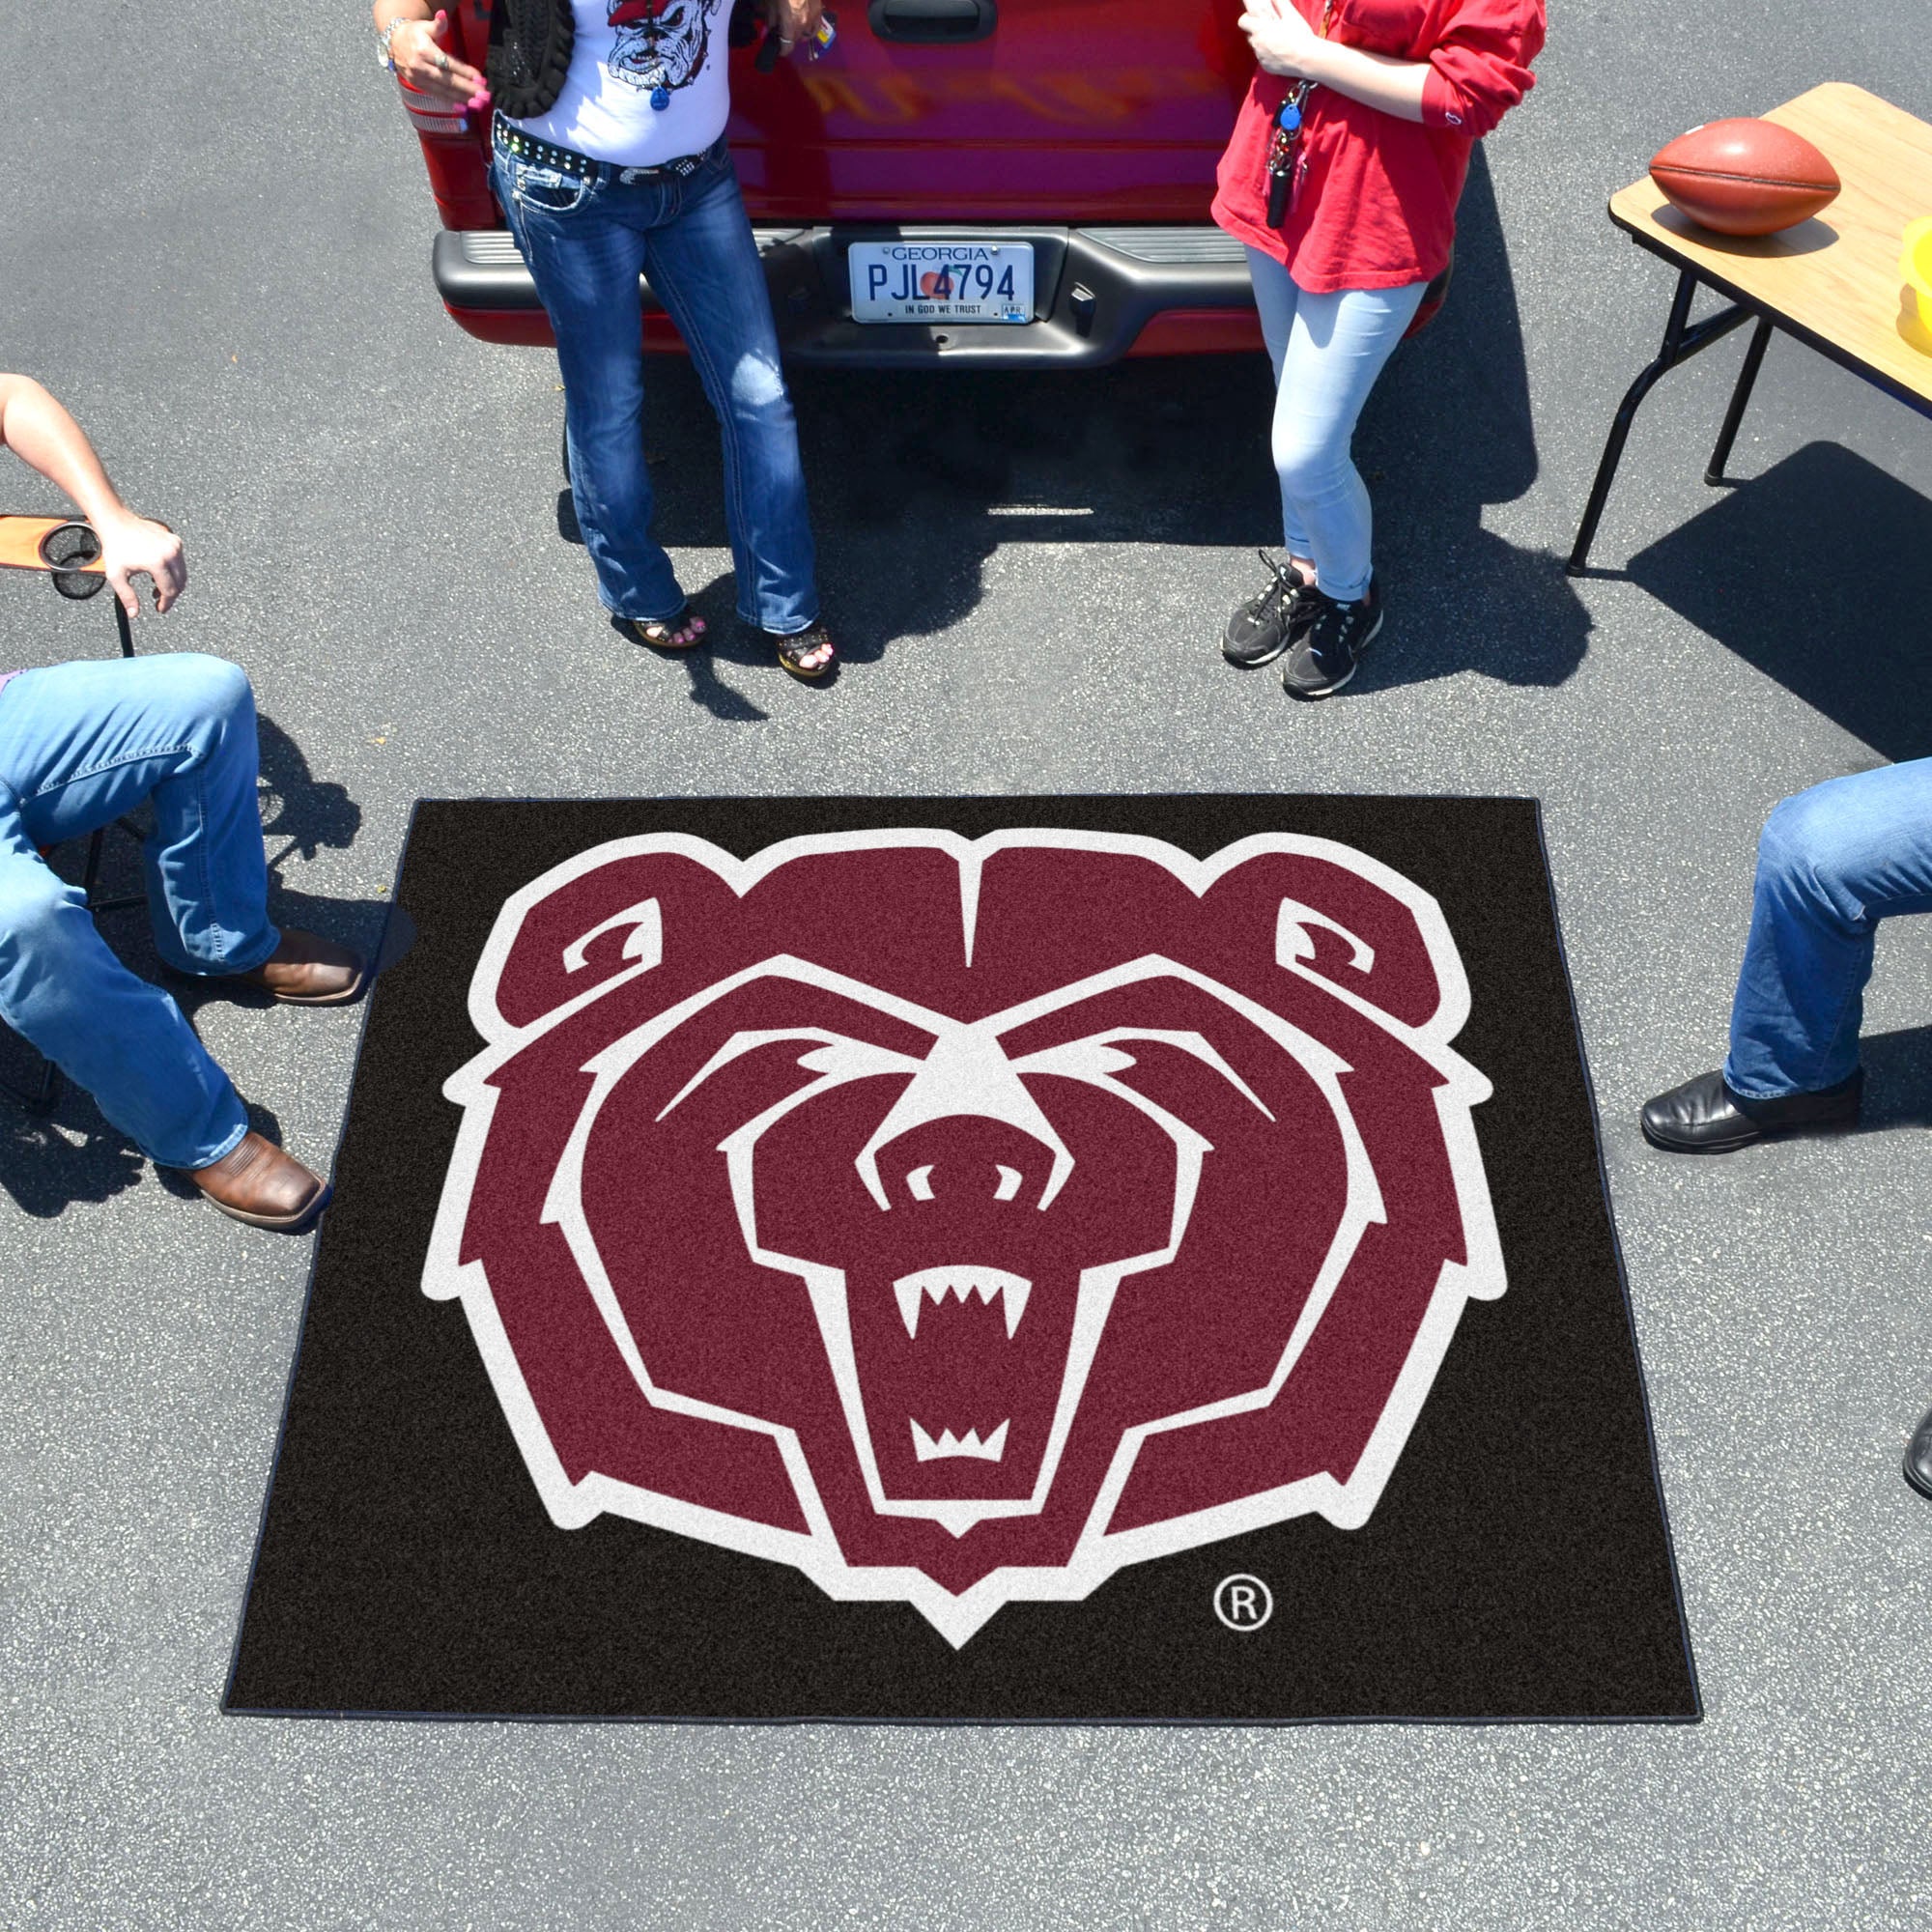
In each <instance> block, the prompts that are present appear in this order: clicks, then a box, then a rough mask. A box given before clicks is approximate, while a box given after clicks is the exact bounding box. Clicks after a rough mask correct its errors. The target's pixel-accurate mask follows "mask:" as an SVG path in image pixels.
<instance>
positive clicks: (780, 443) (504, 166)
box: [491, 140, 818, 637]
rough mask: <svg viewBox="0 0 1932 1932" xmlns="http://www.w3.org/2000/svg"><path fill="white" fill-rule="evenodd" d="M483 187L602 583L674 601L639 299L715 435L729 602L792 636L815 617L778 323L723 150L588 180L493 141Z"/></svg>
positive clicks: (608, 598)
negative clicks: (542, 340)
mask: <svg viewBox="0 0 1932 1932" xmlns="http://www.w3.org/2000/svg"><path fill="white" fill-rule="evenodd" d="M491 184H492V185H493V186H494V187H495V189H496V191H497V201H498V202H499V203H500V204H501V205H502V209H503V213H504V215H505V218H506V219H507V220H508V221H509V224H510V232H511V234H512V235H513V236H515V238H516V241H517V246H518V247H519V248H520V249H521V250H522V251H523V257H524V260H525V262H526V263H527V264H528V266H529V270H530V277H531V279H532V280H533V281H534V282H535V283H536V288H537V294H538V295H539V296H540V297H541V298H542V299H543V305H544V308H545V310H546V312H547V313H548V314H549V316H550V321H551V329H552V332H553V333H554V335H555V337H556V359H557V367H558V369H559V370H560V371H561V373H562V376H563V389H564V430H565V435H566V437H567V438H568V440H569V444H570V480H571V491H572V495H573V497H575V499H576V505H577V522H578V526H579V527H580V528H581V529H582V532H583V541H584V545H585V547H586V548H587V549H588V550H589V552H590V559H591V561H592V562H593V563H594V564H595V565H596V567H597V582H598V590H599V594H600V595H601V596H602V598H603V600H604V604H605V606H606V608H607V609H608V610H610V611H613V612H614V613H615V614H616V615H617V616H619V617H635V618H640V619H642V620H644V621H646V622H651V621H657V620H661V619H664V618H668V617H673V616H675V615H676V614H677V613H678V611H680V610H681V609H682V608H683V605H684V594H683V592H682V591H681V590H680V589H679V588H678V583H677V574H676V572H675V570H674V569H673V568H672V566H671V560H670V558H669V557H668V555H667V554H665V550H664V547H663V545H661V544H660V543H658V542H657V541H656V540H655V539H654V538H653V537H652V535H651V510H652V501H651V481H650V475H649V472H648V471H647V470H646V469H645V467H644V355H643V342H642V330H643V299H642V296H641V294H640V292H639V287H638V277H639V274H641V273H648V275H649V277H650V284H651V290H652V293H653V294H654V295H656V297H657V298H658V299H659V300H660V301H661V302H663V304H664V305H665V309H666V311H667V313H668V315H669V316H670V319H671V321H672V322H674V323H675V324H676V325H677V331H678V333H679V334H680V335H681V336H683V337H684V342H685V347H686V348H687V349H688V350H689V351H690V352H691V359H692V361H693V362H694V363H695V364H696V369H697V376H698V381H699V382H701V383H702V384H703V385H704V393H705V396H706V397H707V398H708V400H709V401H710V404H711V408H712V410H713V412H715V413H716V415H717V417H718V422H719V426H720V428H721V429H722V430H723V432H724V445H725V529H726V531H727V533H728V534H729V537H730V542H731V562H732V566H733V568H734V570H735V571H736V573H737V579H738V614H739V616H741V617H742V618H743V619H744V620H745V621H746V623H748V624H753V625H756V626H757V627H758V628H759V629H760V630H765V631H775V632H777V633H779V634H780V635H781V636H782V637H793V636H796V635H797V634H798V633H799V632H801V631H807V630H810V628H811V626H812V624H813V623H814V622H815V621H816V620H817V617H818V586H817V582H816V581H815V578H814V574H813V572H814V558H813V552H812V542H811V523H810V515H809V513H808V510H807V507H806V496H805V471H804V469H803V467H802V466H801V464H800V461H799V453H798V428H797V424H796V422H795V421H794V419H793V416H792V408H791V397H790V394H789V393H788V392H787V390H786V388H785V383H784V375H783V372H782V371H781V368H780V366H779V341H778V330H777V329H776V327H774V326H773V323H772V304H771V297H770V294H769V293H768V291H767V289H766V286H765V270H764V266H763V264H762V263H761V262H760V261H759V259H758V248H757V243H756V242H755V241H753V238H752V225H751V223H750V221H748V220H747V219H746V216H745V204H744V201H743V200H742V198H741V197H740V195H739V192H738V174H737V170H736V168H735V167H733V165H732V162H731V155H730V151H729V150H728V149H727V148H726V147H725V143H724V142H723V141H722V140H721V141H720V142H718V143H717V145H716V146H715V147H714V148H712V150H711V151H710V153H709V154H708V155H707V156H705V159H704V164H703V165H702V166H701V167H700V168H699V169H698V170H697V172H696V174H694V175H692V176H690V177H689V178H688V179H686V180H683V181H679V180H677V179H675V178H674V177H673V178H671V179H669V180H667V181H662V182H630V183H627V182H625V181H624V180H623V179H622V178H621V176H619V175H617V174H615V173H613V172H609V171H607V172H604V173H602V174H600V175H599V177H598V179H597V180H596V181H595V182H589V183H586V182H585V181H584V180H582V179H581V178H580V177H577V176H574V175H566V174H562V173H560V172H558V171H557V170H556V169H554V168H544V167H537V166H532V165H530V164H529V163H527V162H525V161H520V160H518V159H517V158H516V157H515V156H513V155H511V154H509V153H508V152H506V151H505V150H504V149H503V148H502V147H500V146H499V147H497V150H496V153H495V156H494V159H493V161H492V164H491Z"/></svg>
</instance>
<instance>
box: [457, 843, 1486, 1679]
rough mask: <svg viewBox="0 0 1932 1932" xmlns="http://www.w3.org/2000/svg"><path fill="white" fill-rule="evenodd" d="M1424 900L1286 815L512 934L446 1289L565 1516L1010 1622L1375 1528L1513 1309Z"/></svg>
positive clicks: (470, 1129)
mask: <svg viewBox="0 0 1932 1932" xmlns="http://www.w3.org/2000/svg"><path fill="white" fill-rule="evenodd" d="M1467 1007H1468V994H1467V989H1466V984H1465V982H1464V980H1463V971H1462V966H1461V962H1460V960H1459V959H1458V956H1457V952H1456V948H1455V945H1454V942H1453V940H1452V939H1451V937H1450V934H1449V930H1448V927H1447V925H1446V923H1444V921H1443V919H1442V916H1441V913H1440V911H1439V909H1438V908H1437V907H1436V905H1435V901H1434V900H1433V899H1432V898H1430V897H1429V895H1427V894H1425V893H1423V892H1422V891H1420V890H1419V889H1418V888H1417V887H1416V886H1414V885H1413V884H1412V883H1411V882H1410V881H1408V880H1406V879H1405V878H1403V877H1402V876H1401V875H1400V874H1398V873H1396V872H1394V871H1392V870H1390V869H1389V868H1388V867H1385V866H1383V865H1381V864H1379V863H1378V862H1377V861H1375V860H1373V859H1370V858H1368V857H1366V856H1365V855H1364V854H1362V853H1359V852H1356V851H1353V850H1351V849H1350V848H1349V847H1347V846H1344V845H1338V844H1335V843H1332V842H1329V841H1326V840H1322V839H1315V838H1295V837H1292V836H1289V835H1264V836H1263V837H1259V838H1248V839H1244V840H1242V841H1241V842H1239V843H1238V844H1236V845H1233V846H1230V847H1229V848H1227V849H1226V850H1224V851H1222V852H1220V853H1217V854H1216V855H1214V856H1213V857H1212V858H1210V859H1207V860H1197V859H1194V858H1192V857H1190V856H1189V855H1187V854H1185V853H1183V852H1181V851H1179V849H1178V848H1176V847H1173V846H1170V845H1166V844H1164V843H1161V842H1160V841H1158V840H1155V839H1150V838H1129V837H1124V836H1116V835H1109V834H1100V833H1082V832H1063V831H1045V830H1031V831H1009V832H1001V833H996V834H994V835H992V836H991V837H989V838H980V839H977V840H971V839H966V838H960V837H958V836H956V835H954V834H951V833H944V832H930V831H912V830H908V831H889V832H868V833H849V834H836V835H828V836H824V837H815V838H795V839H791V840H787V841H786V842H784V843H782V844H780V845H775V846H772V847H769V848H767V849H766V850H765V851H762V852H760V853H758V854H757V855H756V856H755V857H753V858H752V859H749V860H738V859H735V858H733V857H731V856H730V855H729V854H727V853H725V852H724V851H723V850H721V849H719V848H718V847H716V846H713V845H710V844H708V843H706V842H705V841H703V840H701V839H696V838H688V837H684V836H682V835H677V834H663V835H656V836H650V837H645V838H633V839H624V840H620V841H617V842H616V843H613V844H609V845H604V846H600V847H598V848H596V849H595V850H593V851H590V852H586V853H583V854H582V855H581V856H580V857H578V858H576V859H574V860H571V861H570V862H568V863H567V864H565V865H563V866H560V867H556V868H555V869H554V870H553V871H551V872H549V873H546V874H545V875H544V876H543V877H542V878H540V879H537V880H536V881H534V882H533V883H532V884H530V885H528V886H526V887H525V888H524V890H523V891H521V892H519V893H518V894H516V895H514V896H513V897H512V898H511V899H510V900H509V901H508V902H507V903H506V904H505V905H504V907H503V909H502V912H501V914H500V915H499V916H498V919H497V925H496V929H495V931H494V932H493V934H492V936H491V939H490V942H489V945H488V946H487V948H486V949H485V951H484V954H483V958H482V960H481V962H480V964H479V965H478V967H477V970H476V974H475V978H474V980H473V982H472V984H471V988H470V1012H471V1017H472V1018H473V1020H474V1022H475V1024H476V1027H477V1029H478V1031H479V1032H480V1033H481V1034H482V1035H483V1037H485V1039H486V1040H487V1041H488V1042H489V1043H488V1045H487V1047H486V1048H485V1050H484V1051H483V1052H482V1053H481V1054H480V1055H478V1057H477V1058H476V1059H475V1060H474V1061H472V1062H471V1063H470V1064H469V1065H468V1066H466V1067H465V1068H464V1069H463V1070H462V1071H461V1072H460V1073H458V1074H457V1075H456V1076H455V1077H454V1078H453V1079H452V1080H451V1081H450V1082H449V1084H448V1087H447V1089H446V1092H447V1094H448V1095H449V1097H450V1098H451V1099H453V1100H455V1101H457V1102H459V1103H460V1104H461V1105H462V1106H463V1107H464V1109H465V1118H464V1123H463V1129H462V1133H461V1137H460V1139H459V1142H458V1146H457V1150H456V1153H455V1155H454V1156H453V1158H452V1160H451V1164H450V1171H449V1177H448V1179H447V1182H446V1184H445V1187H444V1191H443V1199H442V1205H441V1208H440V1212H439V1215H438V1220H437V1228H436V1234H435V1236H434V1239H433V1242H432V1248H431V1254H430V1259H429V1263H428V1266H427V1269H426V1272H425V1276H424V1287H425V1290H426V1292H427V1293H430V1294H431V1295H434V1296H437V1297H439V1298H446V1297H460V1298H461V1299H462V1301H463V1303H464V1306H465V1308H466V1310H467V1312H468V1314H469V1321H470V1325H471V1328H472V1330H473V1332H474V1334H475V1337H476V1340H477V1344H478V1346H479V1348H480V1349H481V1351H482V1354H483V1358H484V1361H485V1363H486V1365H487V1367H488V1369H489V1372H490V1376H491V1378H492V1380H493V1382H494V1384H495V1386H496V1389H497V1396H498V1398H499V1400H500V1401H501V1403H502V1405H503V1411H504V1415H505V1417H506V1419H507V1421H508V1423H509V1425H510V1428H511V1431H512V1432H513V1434H514V1435H515V1436H516V1439H517V1442H518V1444H519V1446H520V1447H521V1449H522V1451H523V1454H524V1457H525V1460H526V1463H527V1464H528V1466H529V1469H530V1472H531V1474H532V1476H533V1477H534V1479H535V1481H536V1484H537V1487H538V1490H539V1492H541V1494H542V1496H543V1499H544V1502H545V1504H546V1506H547V1507H548V1508H549V1510H550V1513H551V1516H552V1518H553V1519H554V1520H555V1521H556V1522H558V1523H559V1524H563V1525H566V1526H574V1525H580V1524H582V1523H585V1522H588V1521H589V1520H592V1519H593V1518H594V1517H596V1516H598V1515H599V1514H601V1513H603V1512H606V1511H609V1512H611V1513H613V1514H616V1515H621V1516H627V1517H631V1518H634V1519H637V1520H640V1521H643V1522H648V1523H654V1524H657V1525H659V1526H660V1527H663V1528H666V1529H670V1530H675V1531H677V1532H679V1533H681V1534H683V1535H687V1536H694V1537H698V1538H702V1539H704V1540H706V1541H709V1542H713V1543H717V1544H722V1545H724V1546H726V1547H728V1548H733V1549H738V1550H743V1551H747V1552H749V1553H751V1554H753V1555H757V1556H761V1557H765V1558H768V1559H770V1560H772V1561H775V1562H781V1563H789V1564H793V1565H795V1566H796V1567H797V1568H799V1569H800V1570H802V1571H804V1572H805V1573H806V1575H808V1576H809V1577H811V1578H812V1579H813V1580H814V1581H815V1582H817V1583H818V1584H819V1585H820V1586H821V1587H822V1588H823V1589H824V1590H826V1591H827V1592H828V1593H829V1594H830V1595H832V1596H833V1597H835V1598H839V1599H843V1600H848V1601H849V1600H861V1599H887V1600H899V1601H904V1602H907V1603H910V1604H912V1605H914V1606H916V1607H917V1608H918V1609H919V1610H920V1611H921V1612H922V1613H923V1615H924V1616H925V1617H926V1618H927V1619H928V1620H929V1621H930V1622H931V1623H932V1624H933V1625H934V1626H935V1627H936V1628H937V1629H938V1630H939V1631H940V1632H941V1633H942V1634H944V1635H945V1636H946V1637H947V1638H948V1639H949V1640H950V1641H951V1642H952V1643H953V1644H954V1645H959V1644H963V1643H964V1642H966V1640H967V1639H968V1638H969V1637H971V1636H972V1634H974V1632H975V1631H977V1630H978V1629H980V1626H981V1625H982V1624H984V1622H985V1621H986V1619H987V1618H988V1617H990V1616H991V1615H993V1614H994V1612H995V1611H997V1610H998V1609H999V1608H1000V1606H1001V1605H1003V1604H1006V1603H1009V1602H1012V1601H1014V1600H1016V1599H1056V1598H1057V1599H1079V1598H1082V1597H1085V1596H1086V1595H1088V1594H1089V1593H1090V1592H1091V1591H1092V1590H1094V1588H1095V1587H1096V1586H1097V1585H1098V1584H1099V1583H1101V1582H1102V1581H1104V1580H1105V1579H1106V1577H1109V1576H1111V1575H1112V1574H1113V1573H1114V1572H1115V1571H1116V1570H1118V1569H1119V1568H1121V1567H1122V1565H1123V1564H1127V1563H1135V1562H1142V1561H1146V1560H1147V1559H1149V1558H1151V1557H1157V1556H1162V1555H1167V1554H1171V1553H1172V1552H1174V1551H1177V1550H1180V1549H1185V1548H1194V1547H1196V1546H1198V1545H1201V1544H1205V1543H1210V1542H1213V1541H1215V1540H1217V1539H1220V1538H1223V1537H1227V1536H1232V1535H1236V1534H1238V1533H1240V1532H1243V1531H1246V1530H1250V1529H1255V1528H1259V1527H1263V1526H1264V1525H1266V1524H1269V1523H1274V1522H1279V1521H1282V1520H1286V1519H1288V1518H1290V1517H1293V1516H1296V1515H1300V1514H1304V1513H1308V1512H1314V1513H1317V1514H1319V1515H1321V1516H1322V1517H1325V1518H1326V1519H1327V1520H1329V1521H1331V1522H1334V1523H1337V1524H1340V1525H1343V1526H1354V1525H1358V1524H1360V1523H1362V1522H1364V1521H1366V1520H1367V1519H1368V1516H1369V1513H1370V1512H1371V1510H1373V1508H1374V1507H1375V1504H1376V1501H1377V1498H1378V1496H1379V1494H1380V1492H1381V1490H1382V1487H1383V1485H1384V1484H1385V1483H1386V1481H1387V1480H1388V1477H1389V1474H1390V1472H1391V1470H1392V1469H1393V1468H1394V1465H1395V1463H1396V1459H1397V1457H1398V1456H1399V1455H1400V1453H1401V1450H1402V1447H1403V1444H1404V1442H1405V1441H1406V1437H1407V1435H1408V1432H1409V1429H1410V1427H1411V1426H1412V1424H1413V1423H1414V1420H1415V1417H1416V1415H1417V1414H1418V1412H1419V1411H1420V1409H1421V1406H1422V1404H1423V1401H1424V1399H1425V1398H1426V1396H1427V1394H1428V1392H1429V1388H1430V1385H1431V1383H1432V1381H1433V1380H1434V1378H1435V1371H1436V1368H1437V1366H1438V1364H1439V1363H1440V1361H1441V1359H1442V1356H1443V1353H1444V1351H1445V1350H1446V1349H1447V1348H1448V1345H1449V1341H1450V1338H1451V1336H1452V1335H1453V1333H1454V1331H1455V1327H1456V1323H1457V1321H1458V1319H1459V1318H1460V1316H1461V1313H1462V1309H1463V1303H1464V1302H1465V1301H1466V1300H1467V1299H1469V1298H1470V1297H1471V1296H1477V1297H1484V1298H1488V1297H1492V1296H1495V1295H1498V1294H1500V1293H1502V1290H1503V1268H1502V1260H1501V1254H1500V1250H1499V1248H1498V1245H1497V1239H1496V1233H1495V1227H1494V1222H1493V1218H1492V1213H1491V1209H1490V1202H1489V1193H1488V1188H1487V1185H1486V1183H1485V1180H1484V1177H1483V1171H1482V1162H1481V1157H1480V1154H1479V1152H1478V1150H1477V1145H1476V1137H1475V1132H1474V1127H1473V1122H1472V1121H1471V1118H1470V1110H1471V1108H1472V1107H1474V1106H1475V1105H1477V1104H1478V1103H1479V1102H1480V1101H1482V1100H1483V1099H1485V1098H1487V1097H1488V1094H1489V1091H1490V1090H1489V1084H1488V1082H1487V1081H1485V1080H1484V1078H1483V1077H1482V1075H1481V1074H1480V1073H1478V1072H1477V1071H1476V1070H1475V1069H1474V1068H1473V1067H1471V1066H1470V1065H1468V1064H1467V1063H1466V1062H1465V1061H1463V1059H1462V1058H1461V1057H1460V1056H1459V1055H1458V1054H1457V1053H1455V1052H1454V1051H1453V1049H1452V1047H1451V1045H1450V1042H1451V1041H1452V1040H1453V1039H1454V1037H1455V1036H1456V1034H1457V1032H1458V1031H1459V1030H1460V1028H1461V1026H1462V1024H1463V1019H1464V1018H1465V1016H1466V1013H1467Z"/></svg>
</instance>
